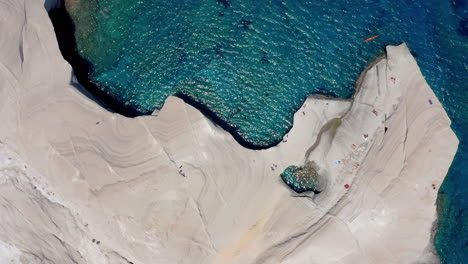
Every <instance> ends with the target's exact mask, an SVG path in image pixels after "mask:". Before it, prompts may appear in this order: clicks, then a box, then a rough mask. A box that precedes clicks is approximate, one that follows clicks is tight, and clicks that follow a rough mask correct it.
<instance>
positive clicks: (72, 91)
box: [0, 0, 458, 264]
mask: <svg viewBox="0 0 468 264" xmlns="http://www.w3.org/2000/svg"><path fill="white" fill-rule="evenodd" d="M52 4H54V3H53V1H52V2H49V3H47V4H46V5H44V1H41V0H0V32H1V33H0V34H1V38H0V122H1V124H2V126H1V127H0V214H1V216H2V218H1V219H2V220H1V223H0V255H1V256H0V261H3V262H7V261H12V263H93V264H94V263H112V264H113V263H135V264H137V263H242V264H246V263H413V262H416V261H423V260H425V259H427V257H428V256H429V257H430V254H431V252H430V251H428V250H427V249H430V247H428V246H429V242H430V238H431V227H432V224H433V222H434V220H435V219H436V211H435V200H436V196H437V190H434V189H433V188H432V184H434V185H435V186H436V188H438V187H439V186H440V184H441V182H442V180H443V178H444V176H445V174H446V172H447V170H448V168H449V166H450V163H451V161H452V158H453V156H454V154H455V152H456V149H457V144H458V140H457V138H456V136H455V135H454V133H453V132H452V131H451V129H450V120H449V119H448V117H447V115H446V113H445V111H444V109H443V108H442V106H441V104H440V103H439V101H438V100H437V99H436V97H435V96H434V94H433V92H432V91H431V89H430V88H429V86H428V85H427V83H426V82H425V81H424V78H423V77H422V75H421V73H420V71H419V68H418V66H417V64H416V62H415V60H414V59H413V58H412V56H411V55H410V53H409V51H408V49H407V47H406V46H405V45H400V46H398V47H391V46H390V47H388V48H387V57H386V58H383V59H381V60H380V61H378V62H377V63H376V64H375V65H374V66H372V67H371V68H370V69H369V70H368V71H367V72H366V73H365V76H364V78H363V82H362V85H361V89H360V91H359V93H357V94H356V96H355V98H354V99H355V100H354V103H352V104H351V102H350V101H344V100H328V99H318V98H312V97H311V98H308V99H307V100H306V102H305V103H304V106H303V108H302V109H300V110H299V111H298V112H297V113H296V114H295V116H294V127H293V128H292V130H291V131H290V133H289V134H288V136H287V142H283V143H280V144H279V145H278V146H276V147H273V148H270V149H267V150H262V151H257V150H249V149H245V148H243V147H242V146H240V145H239V144H238V143H237V142H236V141H235V140H234V139H233V138H232V136H231V135H230V134H229V133H227V132H225V131H223V130H222V129H220V128H219V127H218V126H216V125H215V124H213V123H212V122H211V121H210V120H208V119H207V118H206V117H205V116H203V115H202V114H201V113H200V112H199V111H198V110H197V109H194V108H193V107H191V106H190V105H187V104H185V103H184V102H183V101H182V100H180V99H178V98H175V97H170V98H169V99H168V100H167V101H166V104H165V105H164V107H163V109H162V110H161V111H160V112H159V113H158V114H157V115H156V114H155V115H152V116H144V117H138V118H133V119H131V118H125V117H122V116H120V115H118V114H113V113H110V112H107V111H106V110H104V109H103V108H101V107H100V106H99V105H98V104H96V103H95V102H94V101H93V100H92V96H91V95H89V94H86V95H84V93H82V92H80V91H82V87H81V86H80V85H79V84H78V83H76V81H75V78H74V76H73V74H72V70H71V68H70V66H69V65H68V64H67V63H66V62H65V61H64V60H63V58H62V56H61V55H60V51H59V49H58V45H57V42H56V38H55V35H54V31H53V28H52V24H51V22H50V21H49V18H48V16H47V13H46V10H45V8H44V6H46V7H50V6H52ZM391 77H395V78H396V82H395V83H392V82H391V81H389V78H391ZM429 99H431V100H432V102H433V104H429V103H428V100H429ZM373 109H375V110H376V111H377V112H378V115H377V116H376V115H374V114H373V113H372V110H373ZM348 110H349V111H348ZM303 111H304V112H305V115H304V114H303V113H302V112H303ZM343 115H344V117H343V120H342V124H341V126H340V127H339V128H338V129H337V130H336V133H335V134H332V133H331V131H326V132H324V133H323V136H322V138H321V140H320V143H319V145H318V146H317V148H316V149H314V150H313V151H312V152H311V153H310V156H308V157H305V156H306V155H305V154H306V151H307V150H308V148H309V147H310V146H312V145H313V144H314V142H315V140H316V138H317V135H318V133H319V131H320V130H321V128H322V126H323V125H324V124H326V123H327V122H328V121H330V120H332V119H333V118H337V117H341V116H343ZM385 127H388V131H387V132H386V133H384V128H385ZM363 134H368V135H369V139H368V140H363V139H362V135H363ZM352 144H355V145H356V148H355V149H353V148H352V147H351V146H352ZM306 158H308V159H311V160H314V161H315V162H316V163H317V165H318V166H319V167H320V173H321V174H322V175H324V176H326V181H327V185H326V189H325V191H323V192H322V193H320V194H318V195H315V196H314V195H311V194H308V193H303V194H301V195H298V194H296V193H294V192H293V191H291V190H290V189H289V188H288V187H287V186H286V185H285V184H284V183H283V182H282V181H281V179H280V177H279V174H280V173H281V172H282V171H283V170H284V169H285V168H286V167H288V166H289V165H301V164H302V163H303V162H304V160H305V159H306ZM335 160H340V161H341V163H340V164H335V163H334V161H335ZM356 163H359V164H360V166H359V167H358V168H354V166H355V164H356ZM273 164H277V168H276V169H275V170H272V169H271V166H272V165H273ZM180 170H182V172H180ZM346 183H348V184H350V185H351V187H350V188H349V189H346V188H344V187H343V185H344V184H346ZM93 239H94V242H93ZM97 241H99V243H97ZM3 262H2V263H3ZM7 263H8V262H7Z"/></svg>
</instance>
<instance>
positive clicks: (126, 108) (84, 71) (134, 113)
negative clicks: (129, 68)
mask: <svg viewBox="0 0 468 264" xmlns="http://www.w3.org/2000/svg"><path fill="white" fill-rule="evenodd" d="M48 13H49V17H50V18H51V21H52V23H53V25H54V30H55V33H56V36H57V39H58V43H59V47H60V51H61V53H62V55H63V57H64V58H65V60H66V61H67V62H68V63H70V65H71V66H72V68H73V70H74V73H75V76H76V77H77V79H78V82H79V83H80V84H81V86H82V87H84V89H85V90H82V89H80V90H81V92H83V93H84V94H85V95H87V96H88V97H89V98H90V99H92V100H94V101H95V102H96V103H97V104H99V105H100V106H101V107H103V108H105V109H106V110H107V111H109V112H111V113H118V114H121V115H123V116H126V117H129V118H136V117H139V116H149V115H155V113H157V112H159V111H160V110H161V109H154V110H152V111H151V112H149V111H148V112H141V111H138V110H137V109H136V108H135V107H134V106H130V105H126V104H124V103H122V100H120V99H118V98H116V97H115V95H112V94H109V93H107V92H104V90H106V89H101V88H99V85H97V84H95V83H94V82H93V81H92V78H90V77H89V74H91V73H92V64H91V63H89V62H88V61H86V60H85V59H84V58H82V57H81V56H80V55H79V53H78V52H77V46H76V40H75V37H74V32H75V27H74V25H73V20H72V19H71V17H70V15H69V14H68V11H67V10H66V8H65V5H59V6H57V7H55V8H53V9H52V10H50V11H49V12H48ZM382 56H385V55H379V56H378V57H377V58H375V59H374V60H372V62H371V63H369V64H368V65H367V66H366V67H365V69H364V70H363V71H362V72H361V73H360V75H359V77H358V78H357V79H356V84H355V89H354V92H353V94H352V95H351V98H339V97H333V96H328V95H324V94H322V93H321V92H318V93H316V94H310V95H308V96H306V97H305V98H304V99H303V100H302V103H301V104H299V105H298V106H297V107H296V109H293V110H292V111H291V113H292V114H290V115H291V119H293V118H292V116H293V115H294V113H296V112H297V111H298V110H299V109H300V108H301V107H302V105H303V104H304V102H305V101H306V100H307V98H317V99H319V98H323V99H333V100H343V101H352V100H353V97H354V95H355V94H356V93H357V92H358V89H359V88H358V86H359V85H360V84H359V82H360V79H361V78H362V75H363V74H365V72H366V70H367V69H368V68H371V67H372V65H373V64H375V63H377V62H378V60H379V59H381V57H382ZM82 87H80V88H82ZM88 94H89V95H88ZM172 96H176V97H178V98H180V99H182V100H184V101H185V102H186V103H188V104H190V105H191V106H193V107H195V108H197V109H199V110H200V111H202V112H203V113H204V114H205V115H206V116H207V118H209V119H210V120H212V122H214V123H215V124H216V125H218V126H220V127H222V128H223V129H224V130H225V131H227V132H229V133H230V134H231V135H232V136H233V137H234V138H235V139H236V141H237V142H238V143H239V144H240V145H242V146H243V147H246V148H249V149H253V150H264V149H269V148H271V147H275V146H277V145H278V144H279V143H281V141H282V138H278V139H277V140H276V141H272V142H271V143H269V144H263V143H255V142H250V141H248V140H246V139H245V137H243V136H241V135H240V134H239V133H238V128H236V127H234V126H231V125H229V124H228V123H227V122H226V121H225V120H224V119H222V118H221V117H219V116H218V115H217V114H215V113H214V112H213V111H212V110H211V109H210V108H209V107H207V106H205V105H203V104H201V103H199V102H198V101H196V100H195V99H193V98H191V97H190V96H188V95H184V94H181V93H176V94H174V95H172ZM290 123H291V125H290V126H289V128H288V129H287V130H286V131H285V132H284V134H283V137H284V135H286V134H288V133H289V132H290V130H291V129H292V127H293V125H294V122H293V120H291V122H290Z"/></svg>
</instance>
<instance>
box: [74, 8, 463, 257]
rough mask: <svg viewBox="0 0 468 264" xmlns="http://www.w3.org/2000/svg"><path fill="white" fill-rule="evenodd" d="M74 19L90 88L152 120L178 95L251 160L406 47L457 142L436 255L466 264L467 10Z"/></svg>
mask: <svg viewBox="0 0 468 264" xmlns="http://www.w3.org/2000/svg"><path fill="white" fill-rule="evenodd" d="M68 10H69V12H70V14H71V16H72V18H73V20H74V22H75V27H76V32H75V36H76V41H77V45H78V52H79V54H80V55H81V56H82V57H83V58H84V59H86V60H87V61H89V62H90V63H91V64H92V66H93V69H92V71H91V72H90V76H89V77H90V80H91V81H92V82H93V83H95V84H96V85H97V86H99V87H100V88H101V89H102V90H104V91H105V92H107V93H108V94H109V95H111V96H113V97H114V98H115V100H117V101H118V102H120V104H121V106H122V107H124V108H126V109H127V110H129V111H130V112H134V113H137V114H148V113H151V112H152V111H153V110H154V109H159V108H161V107H162V106H163V103H164V100H165V99H166V98H167V97H168V96H169V95H177V96H180V97H182V98H183V99H185V100H188V101H190V102H191V103H192V104H194V105H196V106H197V107H200V108H203V109H204V111H206V112H207V113H208V114H209V115H210V116H211V117H212V118H213V119H214V120H216V122H218V124H220V125H222V126H223V127H224V128H225V129H227V130H228V131H229V132H231V134H233V136H234V137H235V138H236V139H237V140H238V141H239V142H240V143H241V144H243V145H245V146H248V147H251V148H266V147H270V146H274V145H275V144H277V143H278V142H279V141H281V139H282V137H283V135H284V134H285V133H286V132H287V131H288V130H289V129H290V128H291V126H292V116H293V113H294V112H295V111H296V110H297V109H298V107H300V105H301V104H302V102H303V101H304V99H305V97H306V96H307V95H309V94H314V93H322V94H326V95H332V96H337V97H343V98H346V97H350V96H351V94H352V93H353V89H354V82H355V80H356V79H357V77H358V76H359V73H360V72H361V71H362V70H363V69H364V68H365V66H366V64H368V63H369V62H370V61H372V59H374V58H375V57H376V56H378V55H379V54H380V53H381V52H382V50H383V49H384V47H385V46H386V45H392V44H394V45H395V44H400V43H401V42H406V43H407V44H408V46H409V48H410V49H411V51H412V53H413V55H414V56H415V57H416V59H417V61H418V64H419V65H420V67H421V70H422V72H423V74H424V76H425V78H426V80H427V81H428V83H429V85H430V86H431V87H432V88H433V89H434V91H435V93H436V94H437V96H438V97H439V99H440V100H441V101H442V103H443V104H444V107H445V108H446V110H447V112H448V114H449V116H450V117H451V118H452V121H453V124H452V128H453V129H454V131H455V132H456V134H457V135H458V137H459V139H460V141H461V142H460V147H459V151H458V154H457V156H456V158H455V161H454V163H453V165H452V167H451V169H450V173H449V174H448V176H447V178H446V181H445V182H444V185H443V186H442V188H441V190H440V193H439V198H440V204H441V205H443V206H442V207H441V208H440V214H441V217H440V223H439V231H438V233H437V236H436V239H435V242H436V247H437V250H438V252H439V254H440V255H441V259H442V261H443V262H444V263H464V261H468V225H467V224H468V223H467V222H468V220H467V219H468V216H467V214H468V201H467V192H468V190H467V188H466V187H465V185H467V184H468V169H467V168H465V167H464V166H468V137H467V133H468V132H467V131H468V118H467V117H466V115H467V113H468V91H467V88H468V85H467V84H468V52H467V50H468V11H467V10H468V1H466V0H453V1H448V0H427V1H410V0H392V1H385V0H379V1H377V0H374V1H371V0H368V1H366V0H354V1H352V0H335V1H325V0H323V1H298V0H296V1H294V0H275V1H273V0H271V1H267V0H264V1H259V0H244V1H240V0H198V1H197V0H185V1H157V0H139V1H125V0H88V1H77V2H76V3H75V5H74V6H68ZM377 34H378V35H380V37H379V38H377V39H375V40H373V41H370V42H367V43H363V42H362V40H363V39H366V38H368V37H371V36H373V35H377Z"/></svg>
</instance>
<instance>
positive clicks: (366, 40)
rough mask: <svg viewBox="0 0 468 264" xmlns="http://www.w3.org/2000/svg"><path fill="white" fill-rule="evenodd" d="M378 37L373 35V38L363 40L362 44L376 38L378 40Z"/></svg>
mask: <svg viewBox="0 0 468 264" xmlns="http://www.w3.org/2000/svg"><path fill="white" fill-rule="evenodd" d="M378 37H379V35H375V36H373V37H370V38H368V39H365V40H364V41H363V42H368V41H371V40H373V39H376V38H378Z"/></svg>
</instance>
